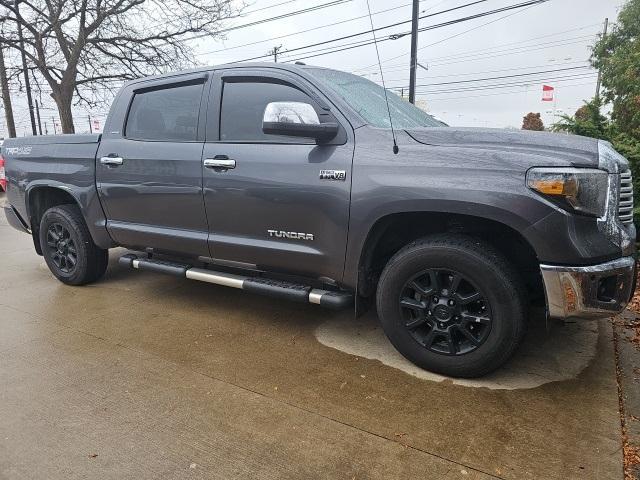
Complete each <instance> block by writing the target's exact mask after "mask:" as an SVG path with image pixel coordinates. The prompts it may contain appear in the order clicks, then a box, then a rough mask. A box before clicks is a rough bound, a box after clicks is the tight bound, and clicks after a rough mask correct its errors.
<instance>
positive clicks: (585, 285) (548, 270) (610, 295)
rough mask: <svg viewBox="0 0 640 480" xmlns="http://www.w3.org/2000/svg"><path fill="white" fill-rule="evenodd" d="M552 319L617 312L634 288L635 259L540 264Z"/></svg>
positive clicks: (625, 303) (598, 315)
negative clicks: (595, 262)
mask: <svg viewBox="0 0 640 480" xmlns="http://www.w3.org/2000/svg"><path fill="white" fill-rule="evenodd" d="M540 270H541V271H542V280H543V282H544V290H545V296H546V298H547V312H548V315H549V317H551V318H602V317H610V316H613V315H616V314H617V313H620V312H621V311H622V310H624V308H625V307H626V306H627V303H629V300H630V298H631V295H632V294H633V290H634V288H635V281H634V280H635V272H636V269H635V259H634V258H633V257H623V258H619V259H616V260H612V261H610V262H606V263H601V264H599V265H589V266H586V267H571V266H557V265H540Z"/></svg>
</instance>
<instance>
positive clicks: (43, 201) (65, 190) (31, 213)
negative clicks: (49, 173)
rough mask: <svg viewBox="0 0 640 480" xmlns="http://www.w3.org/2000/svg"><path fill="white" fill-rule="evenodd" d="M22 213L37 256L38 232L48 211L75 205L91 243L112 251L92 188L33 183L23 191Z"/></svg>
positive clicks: (38, 250)
mask: <svg viewBox="0 0 640 480" xmlns="http://www.w3.org/2000/svg"><path fill="white" fill-rule="evenodd" d="M24 204H25V211H26V218H25V220H27V222H28V223H29V226H30V229H31V234H32V237H33V243H34V246H35V248H36V252H37V253H38V255H42V250H41V248H40V242H39V240H38V230H39V228H40V220H41V219H42V215H43V214H44V212H46V211H47V210H48V209H49V208H51V207H55V206H58V205H77V206H78V208H79V209H80V213H81V214H82V217H83V218H84V221H85V223H86V224H87V227H88V229H89V233H90V234H91V238H92V239H93V242H94V243H95V244H96V245H98V246H99V247H100V248H105V249H107V248H111V247H113V246H115V243H114V242H113V240H112V239H111V237H110V236H109V233H108V232H107V229H106V218H105V216H104V212H103V210H102V206H101V205H100V202H99V200H98V197H97V192H96V191H95V185H94V186H93V188H92V187H91V186H88V187H82V188H75V187H74V186H73V185H71V186H70V185H67V184H64V183H51V182H50V181H48V182H47V183H39V182H38V181H36V182H33V183H32V184H31V185H29V186H28V187H27V188H26V190H25V198H24Z"/></svg>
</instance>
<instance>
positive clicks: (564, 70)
mask: <svg viewBox="0 0 640 480" xmlns="http://www.w3.org/2000/svg"><path fill="white" fill-rule="evenodd" d="M585 68H590V67H588V66H584V67H567V68H557V69H554V70H542V71H539V72H529V73H517V74H514V75H500V76H497V77H485V78H472V79H468V80H454V81H450V82H437V83H423V84H422V85H416V87H430V86H433V85H455V84H463V83H476V82H480V81H487V80H502V79H506V78H517V77H527V76H530V75H543V74H545V73H557V72H566V71H570V70H584V69H585ZM389 88H407V87H406V85H400V86H395V87H389Z"/></svg>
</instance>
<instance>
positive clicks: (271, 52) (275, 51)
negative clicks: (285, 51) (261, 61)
mask: <svg viewBox="0 0 640 480" xmlns="http://www.w3.org/2000/svg"><path fill="white" fill-rule="evenodd" d="M280 50H282V45H278V46H277V47H273V48H272V49H271V50H269V51H268V52H267V54H268V55H273V61H274V62H275V63H278V52H279V51H280Z"/></svg>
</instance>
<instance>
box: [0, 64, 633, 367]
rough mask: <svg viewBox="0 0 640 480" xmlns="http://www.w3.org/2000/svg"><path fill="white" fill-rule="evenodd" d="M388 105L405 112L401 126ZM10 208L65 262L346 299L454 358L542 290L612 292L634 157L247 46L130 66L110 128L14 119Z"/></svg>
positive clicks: (521, 321)
mask: <svg viewBox="0 0 640 480" xmlns="http://www.w3.org/2000/svg"><path fill="white" fill-rule="evenodd" d="M390 118H391V119H392V120H393V126H394V127H395V130H396V132H395V136H396V137H397V147H398V148H397V149H396V148H395V147H394V143H393V138H392V133H393V132H392V130H391V129H390ZM2 154H3V156H4V159H5V161H6V164H5V168H6V176H7V181H8V188H7V199H8V205H7V206H6V207H5V210H6V215H7V218H8V220H9V222H10V223H11V225H13V226H14V227H16V228H18V229H20V230H23V231H25V232H27V233H29V234H30V235H31V236H32V237H33V243H34V245H35V249H36V251H37V252H38V253H39V254H41V255H43V256H44V259H45V260H46V263H47V265H48V266H49V268H50V269H51V271H52V273H53V274H54V275H55V276H56V277H57V278H58V279H59V280H60V281H62V282H64V283H67V284H70V285H82V284H86V283H88V282H93V281H96V280H98V279H99V278H100V277H101V276H102V275H103V274H104V273H105V270H106V268H107V260H108V249H109V248H112V247H116V246H122V247H126V248H128V249H130V250H131V251H132V252H137V253H127V254H124V255H123V256H122V257H121V258H120V259H119V262H120V264H121V265H125V266H127V267H131V268H133V269H139V270H150V271H156V272H161V273H166V274H172V275H176V276H180V277H186V278H190V279H193V280H200V281H204V282H210V283H214V284H218V285H225V286H228V287H235V288H240V289H243V290H248V291H249V292H255V293H261V294H266V295H272V296H274V297H278V298H286V299H291V300H294V301H299V302H309V303H314V304H319V305H322V306H326V307H332V308H348V307H351V308H353V309H354V310H355V312H356V313H359V312H363V311H364V310H366V309H367V308H368V307H369V306H371V305H374V304H375V306H376V308H377V312H378V316H379V318H380V322H381V324H382V327H383V329H384V331H385V333H386V334H387V336H388V338H389V340H390V341H391V342H392V343H393V345H394V346H395V347H396V348H397V349H398V350H399V351H400V352H401V353H402V354H403V355H404V356H405V357H407V358H408V359H409V360H411V361H412V362H414V363H415V364H417V365H419V366H421V367H423V368H425V369H428V370H432V371H435V372H439V373H443V374H446V375H451V376H459V377H474V376H480V375H483V374H486V373H488V372H490V371H492V370H494V369H496V368H497V367H499V366H500V365H501V364H503V363H504V362H505V361H506V360H507V359H508V358H509V356H510V355H511V354H512V353H513V352H514V350H515V349H516V347H517V346H518V343H519V342H520V340H521V339H522V337H523V334H524V332H525V328H526V322H527V320H526V318H527V311H528V309H529V304H530V303H531V302H536V301H538V302H540V303H542V302H546V310H547V314H548V315H549V316H550V317H555V318H597V317H607V316H611V315H614V314H616V313H618V312H620V311H621V310H622V309H623V308H624V307H625V306H626V304H627V302H628V301H629V298H630V296H631V294H632V292H633V289H634V287H635V282H634V278H635V262H634V258H633V254H634V249H635V227H634V225H633V216H632V212H633V193H632V183H631V174H630V171H629V165H628V162H627V161H626V160H625V158H623V157H622V156H621V155H619V154H618V153H616V151H615V150H614V149H613V148H612V147H611V145H610V144H608V143H606V142H603V141H598V140H595V139H591V138H584V137H578V136H567V135H554V134H550V133H541V132H540V133H539V132H521V131H508V130H490V129H471V128H451V127H448V126H446V125H445V124H443V123H442V122H440V121H438V120H436V119H434V118H433V117H431V116H429V115H427V114H426V113H424V112H423V111H421V110H420V109H418V108H415V107H414V106H413V105H411V104H409V103H407V102H405V101H403V100H401V99H400V98H398V97H396V96H394V95H393V94H389V111H388V110H387V106H386V104H385V95H384V91H383V89H382V88H381V87H380V86H378V85H376V84H375V83H372V82H370V81H368V80H366V79H363V78H360V77H358V76H355V75H351V74H348V73H344V72H340V71H335V70H329V69H324V68H317V67H311V66H306V65H302V64H300V65H279V64H236V65H225V66H220V67H212V68H207V69H201V70H195V71H188V72H181V73H176V74H169V75H163V76H158V77H152V78H143V79H140V80H135V81H132V82H129V83H127V84H126V85H125V86H124V87H123V88H122V90H121V91H120V92H119V93H118V95H117V97H116V99H115V101H114V104H113V106H112V108H111V111H110V113H109V117H108V119H107V121H106V124H105V129H104V133H102V134H101V135H58V136H44V137H27V138H19V139H10V140H7V141H6V143H5V144H4V147H3V149H2Z"/></svg>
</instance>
